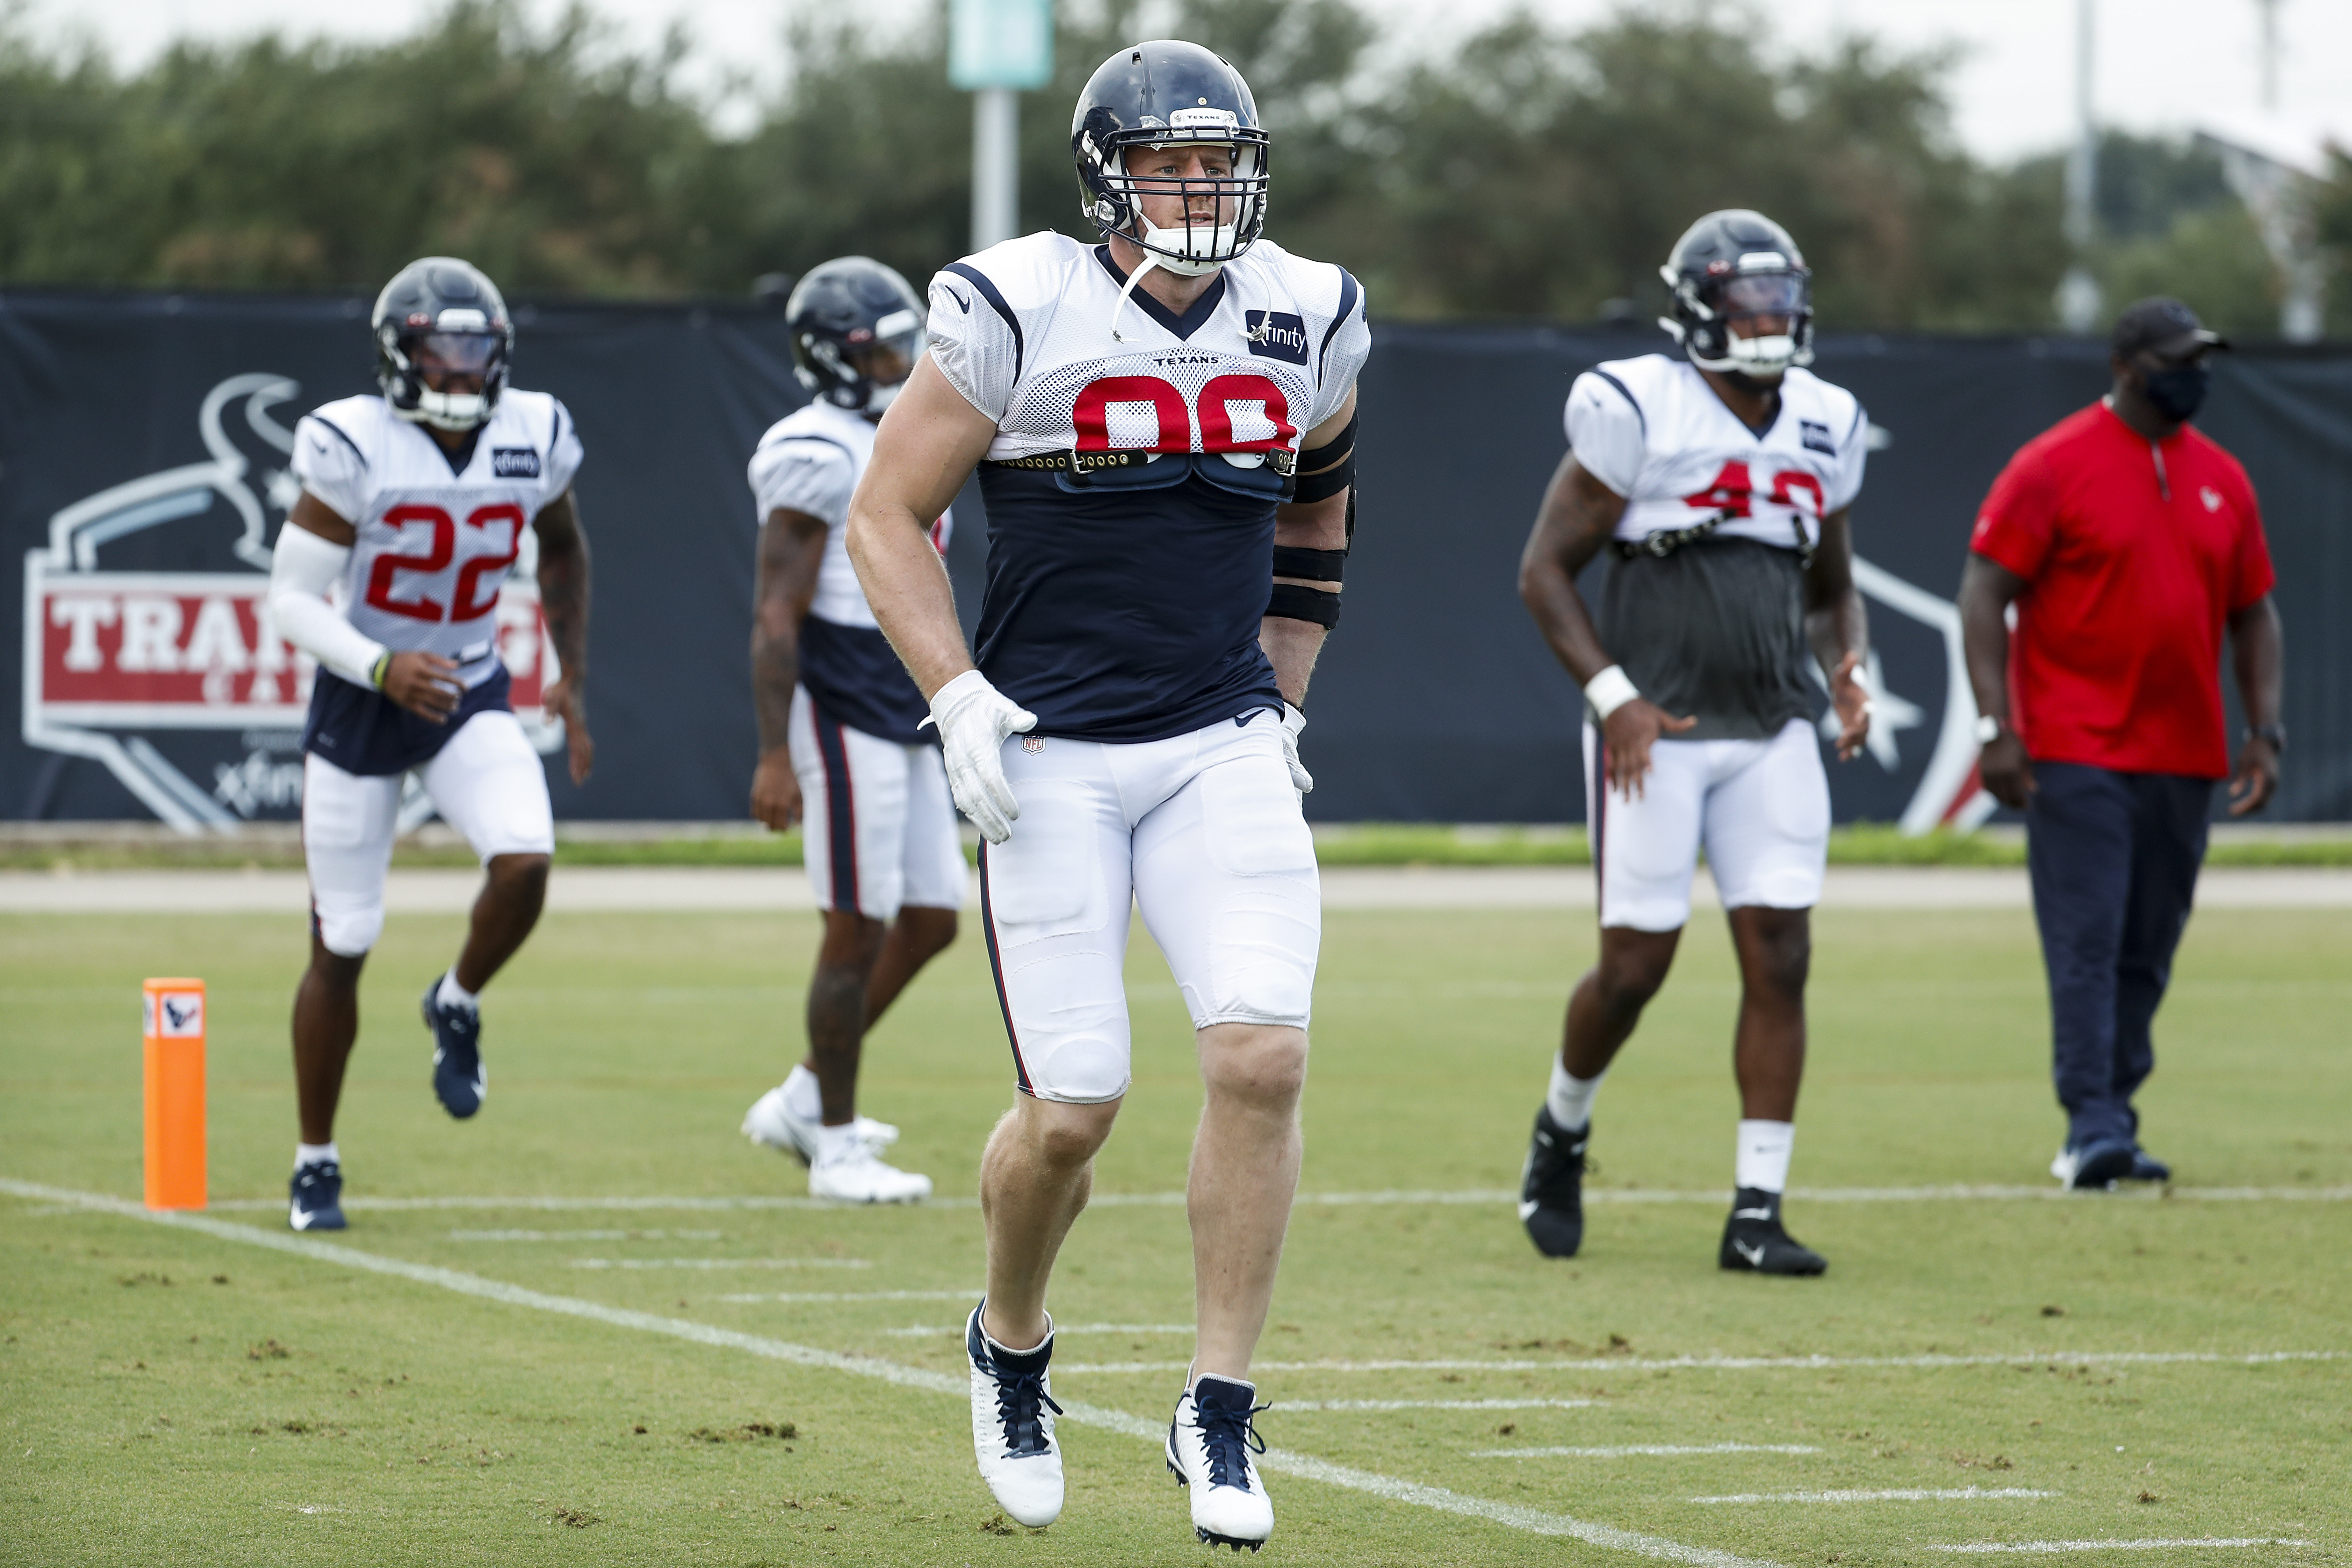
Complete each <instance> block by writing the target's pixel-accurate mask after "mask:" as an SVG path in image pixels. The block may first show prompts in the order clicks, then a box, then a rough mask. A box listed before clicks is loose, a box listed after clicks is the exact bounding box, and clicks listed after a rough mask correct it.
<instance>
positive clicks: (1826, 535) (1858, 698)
mask: <svg viewBox="0 0 2352 1568" xmlns="http://www.w3.org/2000/svg"><path fill="white" fill-rule="evenodd" d="M1805 640H1806V642H1807V643H1808V644H1809V645H1811V647H1812V650H1813V658H1816V659H1818V660H1819V661H1820V662H1821V667H1822V674H1823V675H1826V676H1828V677H1829V681H1830V702H1831V705H1832V706H1833V707H1834V708H1835V709H1836V710H1837V716H1838V746H1837V752H1838V761H1840V762H1842V763H1846V762H1852V761H1853V758H1854V755H1855V753H1856V752H1860V751H1861V750H1862V743H1863V742H1864V741H1866V740H1868V739H1869V738H1870V693H1869V691H1868V690H1867V689H1865V688H1864V686H1863V683H1862V664H1863V659H1864V658H1865V657H1866V656H1867V655H1868V653H1869V652H1870V612H1869V611H1868V610H1866V609H1864V607H1863V603H1862V590H1861V589H1859V588H1857V587H1855V586H1854V585H1853V517H1852V515H1851V509H1849V508H1846V507H1840V508H1838V510H1835V511H1833V512H1831V513H1830V514H1829V515H1828V516H1827V517H1824V518H1822V539H1821V543H1820V545H1819V546H1818V547H1817V548H1816V549H1815V550H1814V552H1813V563H1812V565H1811V567H1810V568H1808V569H1807V570H1806V573H1805Z"/></svg>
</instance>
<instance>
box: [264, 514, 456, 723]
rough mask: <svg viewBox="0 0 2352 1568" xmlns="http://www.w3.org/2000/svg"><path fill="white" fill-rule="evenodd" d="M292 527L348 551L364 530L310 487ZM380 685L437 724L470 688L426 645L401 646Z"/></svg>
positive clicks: (451, 662)
mask: <svg viewBox="0 0 2352 1568" xmlns="http://www.w3.org/2000/svg"><path fill="white" fill-rule="evenodd" d="M286 523H287V526H288V527H289V528H299V529H301V530H302V531H304V532H306V533H315V534H317V535H318V536H319V537H320V538H321V539H323V540H325V541H326V542H328V543H330V544H340V545H341V546H342V547H343V548H344V549H346V550H348V549H350V548H351V547H352V545H354V544H356V543H358V542H359V537H360V531H359V530H358V528H357V527H355V526H353V524H352V522H351V521H350V520H349V519H347V518H344V517H341V516H340V515H338V514H337V512H336V511H335V510H334V509H333V508H332V507H331V506H329V505H328V504H327V503H326V502H325V501H322V500H320V499H319V498H318V497H317V496H314V495H312V494H311V493H310V491H309V490H304V491H303V492H302V495H301V498H300V499H299V500H297V501H295V503H294V510H292V511H290V512H289V513H287V514H286ZM377 688H378V689H380V690H381V691H382V692H383V694H384V695H385V696H386V697H388V698H390V699H392V700H393V701H394V702H396V703H398V704H399V705H400V706H401V707H403V708H405V709H407V710H409V711H410V712H411V713H414V714H415V715H416V716H417V717H418V718H420V719H430V720H432V721H434V722H435V723H436V724H446V723H447V722H448V721H449V715H450V714H452V713H455V712H456V711H457V701H458V699H460V698H461V697H463V696H464V695H465V691H466V689H465V688H464V687H462V686H460V685H459V684H458V683H457V663H456V661H455V660H452V659H446V658H442V657H441V656H440V655H439V654H437V653H427V652H425V650H424V649H422V648H399V649H396V650H394V652H392V653H391V654H390V655H389V656H388V657H387V658H386V659H385V661H384V667H383V679H381V680H380V681H378V682H377Z"/></svg>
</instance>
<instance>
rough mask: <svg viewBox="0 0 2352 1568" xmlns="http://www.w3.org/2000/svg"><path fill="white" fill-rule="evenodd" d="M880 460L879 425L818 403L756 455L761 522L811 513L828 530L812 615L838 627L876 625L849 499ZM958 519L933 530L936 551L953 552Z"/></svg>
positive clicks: (778, 429) (944, 520)
mask: <svg viewBox="0 0 2352 1568" xmlns="http://www.w3.org/2000/svg"><path fill="white" fill-rule="evenodd" d="M873 456H874V426H873V425H872V423H871V422H869V421H868V420H867V419H866V417H865V416H862V415H857V414H852V413H851V412H850V411H849V410H847V409H846V408H836V407H835V406H834V405H831V404H829V403H812V404H810V405H808V406H807V407H805V408H803V409H801V410H799V411H797V412H796V413H793V414H789V415H786V416H784V417H783V418H782V419H779V420H777V421H776V422H775V423H774V424H773V425H771V426H768V433H767V434H766V435H764V436H762V437H760V447H759V450H757V451H755V452H753V453H752V454H751V494H752V496H753V497H754V498H755V500H756V501H757V503H758V508H759V511H758V516H759V519H760V521H763V522H764V521H766V520H767V517H768V514H769V513H770V512H772V511H775V510H779V509H782V510H788V511H797V512H805V513H806V514H807V515H809V516H810V517H813V518H815V519H816V520H817V521H820V522H822V523H824V526H825V540H824V563H822V564H821V565H819V566H818V568H817V574H816V598H815V599H814V601H813V602H812V603H811V604H810V605H809V614H811V615H813V616H817V617H818V618H819V619H821V620H827V621H831V622H832V623H833V624H834V625H835V626H874V625H875V624H876V623H875V620H874V611H873V609H872V608H871V607H870V606H868V605H867V604H866V590H865V589H863V588H861V587H859V586H858V584H857V569H856V567H854V566H852V565H851V564H850V562H849V544H848V537H849V498H850V497H851V496H853V495H855V494H856V492H857V482H858V481H859V480H860V479H864V478H865V477H866V464H867V462H869V461H870V460H872V458H873ZM954 526H955V521H954V517H953V514H952V513H951V512H941V513H940V519H939V521H937V522H934V523H933V524H931V548H933V549H934V550H937V551H938V552H940V554H942V555H944V554H946V553H947V548H948V535H949V533H950V531H951V530H952V529H953V528H954Z"/></svg>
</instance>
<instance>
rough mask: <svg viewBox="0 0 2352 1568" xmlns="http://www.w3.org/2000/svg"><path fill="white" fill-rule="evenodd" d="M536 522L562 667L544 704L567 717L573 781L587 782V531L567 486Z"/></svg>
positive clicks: (590, 759)
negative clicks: (560, 673) (560, 674)
mask: <svg viewBox="0 0 2352 1568" xmlns="http://www.w3.org/2000/svg"><path fill="white" fill-rule="evenodd" d="M531 526H532V527H533V528H534V529H535V530H536V531H538V533H539V605H540V610H541V613H542V614H544V615H545V616H547V638H548V641H550V642H551V643H553V644H554V645H555V658H556V660H557V662H558V663H559V664H561V665H562V668H563V674H562V678H561V679H558V680H557V681H556V683H555V684H554V685H552V686H551V687H549V688H548V689H547V690H546V692H545V693H544V694H543V695H542V696H541V698H540V707H541V710H543V711H545V712H547V713H550V714H552V715H553V716H554V717H556V718H559V719H561V720H562V721H563V735H564V742H565V748H566V750H567V752H569V753H570V754H569V757H568V761H569V762H570V763H571V765H572V783H573V784H586V783H587V782H588V773H589V771H590V770H591V769H592V768H593V767H594V766H595V765H596V742H594V741H593V740H592V739H591V738H590V737H589V734H588V534H587V531H586V530H585V529H583V528H582V527H581V524H580V503H579V502H578V501H577V500H574V499H573V496H572V491H570V490H568V489H567V490H565V491H564V492H563V493H562V495H560V496H558V497H556V498H555V499H554V500H551V501H550V502H548V503H547V505H546V506H544V507H542V508H541V509H540V513H539V517H538V519H537V520H536V521H534V522H533V523H532V524H531Z"/></svg>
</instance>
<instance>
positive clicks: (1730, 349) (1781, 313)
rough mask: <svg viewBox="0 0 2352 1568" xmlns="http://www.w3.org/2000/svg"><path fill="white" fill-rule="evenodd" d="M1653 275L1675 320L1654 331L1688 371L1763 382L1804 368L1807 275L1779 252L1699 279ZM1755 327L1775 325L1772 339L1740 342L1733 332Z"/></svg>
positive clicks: (1667, 272) (1666, 270) (1809, 322)
mask: <svg viewBox="0 0 2352 1568" xmlns="http://www.w3.org/2000/svg"><path fill="white" fill-rule="evenodd" d="M1658 272H1659V276H1660V277H1662V278H1664V279H1665V282H1666V287H1667V288H1668V289H1671V290H1672V291H1673V295H1674V302H1675V316H1674V317H1661V318H1660V319H1659V321H1658V324H1659V325H1660V326H1662V327H1664V328H1665V329H1666V331H1669V332H1671V333H1673V334H1674V337H1675V341H1676V342H1680V343H1681V344H1682V345H1683V348H1684V351H1685V353H1687V354H1688V355H1689V357H1690V362H1691V363H1693V364H1695V365H1697V366H1699V367H1700V368H1701V369H1704V370H1713V371H1724V372H1729V373H1732V374H1741V375H1746V376H1748V377H1749V378H1751V379H1753V380H1756V381H1766V382H1769V381H1777V380H1779V379H1780V376H1781V375H1782V374H1784V373H1785V372H1787V371H1788V370H1789V369H1790V367H1791V366H1793V365H1805V364H1811V363H1812V361H1813V302H1812V274H1811V271H1809V270H1808V269H1807V268H1804V267H1803V266H1801V265H1798V264H1792V263H1791V262H1790V259H1789V258H1787V257H1785V256H1783V255H1781V254H1780V252H1779V251H1775V250H1762V251H1750V252H1748V253H1747V254H1745V255H1742V256H1741V257H1740V258H1739V259H1738V261H1737V262H1736V263H1733V262H1724V261H1717V262H1714V263H1712V264H1710V265H1709V267H1708V268H1707V275H1706V277H1704V278H1695V277H1685V276H1684V275H1682V274H1680V273H1677V272H1676V271H1675V269H1674V268H1672V267H1662V268H1659V269H1658ZM1759 320H1776V321H1779V322H1780V331H1777V332H1765V333H1755V334H1748V335H1743V334H1742V333H1740V332H1738V331H1734V330H1733V329H1734V326H1735V324H1737V323H1740V322H1748V321H1759Z"/></svg>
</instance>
